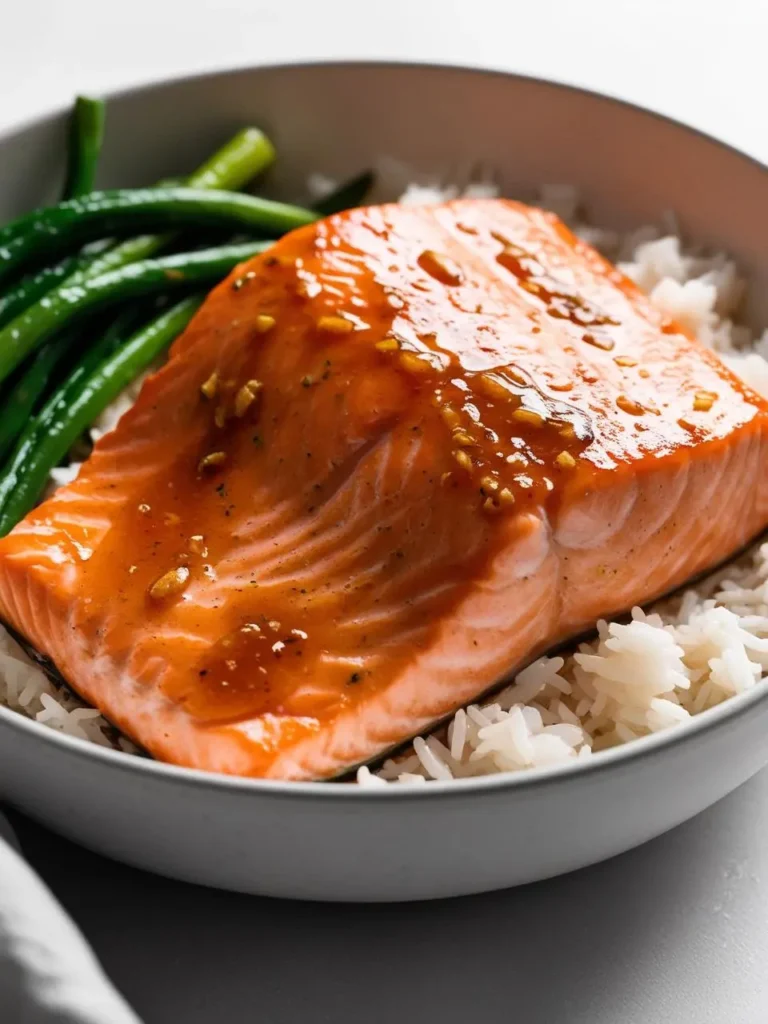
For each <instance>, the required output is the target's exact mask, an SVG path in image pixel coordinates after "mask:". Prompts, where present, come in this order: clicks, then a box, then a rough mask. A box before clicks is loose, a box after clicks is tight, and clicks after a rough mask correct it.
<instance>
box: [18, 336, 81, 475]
mask: <svg viewBox="0 0 768 1024" xmlns="http://www.w3.org/2000/svg"><path fill="white" fill-rule="evenodd" d="M76 340H77V334H76V332H75V331H70V332H68V334H67V336H66V337H65V338H61V339H59V340H58V341H57V343H56V344H54V343H53V342H48V344H46V345H43V346H42V348H40V349H39V350H38V351H37V352H36V353H35V354H34V356H32V358H31V359H30V360H29V362H28V363H25V364H24V366H23V367H22V368H21V369H22V370H23V372H21V373H19V374H18V375H16V376H14V377H12V378H11V379H10V380H9V381H8V388H7V392H6V393H5V394H4V395H3V415H2V417H0V459H4V458H5V457H6V455H7V454H8V452H9V450H10V448H11V446H12V445H13V443H14V441H15V440H16V438H17V437H18V436H19V434H21V432H22V431H23V429H24V427H25V426H26V425H27V423H28V422H29V418H30V416H31V415H32V414H33V412H34V411H35V409H36V407H37V406H38V405H39V403H40V399H41V398H42V396H43V393H44V392H45V389H46V387H47V386H48V382H49V380H50V378H51V375H52V374H53V373H54V371H55V369H56V367H57V366H58V364H59V363H60V362H61V360H62V359H63V358H64V357H65V356H66V354H67V352H68V351H69V350H70V349H71V348H72V346H73V344H74V343H75V342H76Z"/></svg>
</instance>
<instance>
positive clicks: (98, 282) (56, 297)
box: [0, 242, 273, 381]
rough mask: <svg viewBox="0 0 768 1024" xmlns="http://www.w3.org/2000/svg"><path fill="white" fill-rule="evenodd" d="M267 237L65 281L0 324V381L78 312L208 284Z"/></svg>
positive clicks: (257, 249) (265, 245)
mask: <svg viewBox="0 0 768 1024" xmlns="http://www.w3.org/2000/svg"><path fill="white" fill-rule="evenodd" d="M272 244H273V243H271V242H246V243H244V244H242V245H223V246H219V247H217V248H215V249H202V250H200V251H199V252H192V253H179V254H178V255H174V256H163V257H161V258H159V259H150V260H142V261H140V262H139V263H131V264H129V265H128V266H127V267H121V268H120V269H119V270H112V271H108V272H107V273H105V274H100V275H98V276H97V277H90V278H87V279H86V280H85V281H82V282H77V283H75V284H69V283H68V282H65V283H64V284H63V285H61V286H60V287H59V288H57V289H55V291H53V292H51V293H50V294H49V295H48V296H47V297H46V298H45V300H43V302H40V303H38V304H37V305H36V306H33V307H32V308H31V309H28V310H27V311H26V313H23V314H22V315H21V316H20V317H17V318H16V319H15V320H12V321H11V322H10V323H9V324H7V325H6V326H5V327H4V328H3V329H2V330H0V381H3V380H5V379H6V378H7V377H8V375H9V374H10V373H12V372H13V370H14V369H15V368H16V367H17V366H18V365H19V364H20V363H21V361H22V360H23V359H25V358H26V357H27V356H28V355H29V354H30V352H33V351H34V350H35V349H36V348H38V347H39V346H40V345H41V344H42V343H43V342H44V341H47V339H48V338H50V337H51V336H52V335H53V334H55V333H56V332H57V331H59V330H61V329H63V328H65V327H67V326H69V324H70V323H72V322H73V321H76V320H78V319H80V317H82V316H83V315H84V314H86V313H90V312H91V311H93V310H95V309H101V308H102V307H104V306H108V305H114V304H115V303H117V302H120V301H123V300H125V299H132V298H135V297H136V296H139V295H157V294H158V293H162V292H166V291H173V290H177V289H179V288H189V287H191V286H193V285H195V284H213V283H215V282H216V281H219V280H221V278H223V277H225V276H226V275H227V274H228V273H229V271H230V270H232V268H233V267H235V266H237V264H238V263H240V262H242V261H243V260H246V259H249V258H250V257H251V256H255V255H256V253H259V252H263V251H264V250H265V249H267V248H269V246H270V245H272Z"/></svg>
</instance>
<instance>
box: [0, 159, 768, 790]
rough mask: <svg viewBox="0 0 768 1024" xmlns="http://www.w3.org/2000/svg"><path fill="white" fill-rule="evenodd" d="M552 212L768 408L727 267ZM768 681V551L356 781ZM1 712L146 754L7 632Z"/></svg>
mask: <svg viewBox="0 0 768 1024" xmlns="http://www.w3.org/2000/svg"><path fill="white" fill-rule="evenodd" d="M393 167H394V168H395V171H396V172H397V173H398V174H400V175H401V180H402V181H403V183H404V184H403V188H402V189H401V191H402V195H401V201H402V202H404V203H412V204H423V203H432V202H440V201H442V200H445V199H451V198H455V197H457V196H458V195H469V196H475V197H479V196H491V195H495V194H497V189H496V186H495V185H494V184H493V182H492V180H490V179H485V178H482V177H481V178H480V179H479V180H476V181H475V182H474V183H473V184H471V185H469V186H467V187H466V188H464V189H460V188H458V187H457V186H455V185H447V186H445V185H442V184H440V183H432V182H429V181H427V182H420V183H413V182H411V183H409V184H405V182H406V181H407V179H405V178H403V177H402V173H403V171H402V168H400V167H396V166H395V165H393ZM390 177H393V178H395V179H396V174H393V175H390ZM333 187H334V183H333V182H332V181H330V180H329V179H325V178H321V177H319V176H315V178H313V180H312V181H311V182H310V188H311V190H312V191H313V192H314V193H315V194H323V193H325V192H328V191H330V190H331V189H332V188H333ZM539 201H540V202H541V205H543V206H546V207H547V208H549V209H552V210H553V211H554V212H555V213H557V214H558V215H559V216H560V217H562V218H563V219H564V220H565V221H566V222H568V223H569V224H571V225H572V226H573V227H574V229H575V230H576V231H577V233H578V234H579V235H580V236H581V237H582V238H584V239H585V240H586V241H588V242H590V243H591V244H592V245H595V246H596V247H597V248H599V249H601V250H602V251H603V252H604V253H605V254H606V255H607V256H608V257H609V258H611V259H615V260H616V261H617V262H618V264H619V266H620V267H621V269H622V270H623V271H624V273H625V274H627V275H628V276H629V277H631V278H632V279H633V280H634V281H635V282H637V284H638V285H639V287H641V288H642V289H643V290H645V291H646V292H647V293H648V294H649V295H650V297H651V299H652V300H653V302H654V303H656V304H657V305H658V306H659V308H660V309H662V310H664V312H665V313H667V314H668V315H670V316H672V317H674V318H675V319H677V320H678V321H680V322H681V323H684V324H685V325H686V326H688V327H689V328H691V329H692V330H693V331H695V332H696V333H697V335H698V337H699V338H700V339H701V341H702V342H703V343H704V344H706V345H708V346H710V347H712V348H713V349H715V350H716V351H718V352H719V353H720V354H721V356H722V358H723V359H724V361H725V362H726V363H727V364H728V365H729V366H730V367H731V368H732V369H733V370H734V371H735V372H736V373H737V374H739V375H740V376H741V377H742V378H743V379H744V380H745V381H746V382H747V383H749V384H750V385H751V386H752V387H753V388H755V390H756V391H758V392H760V393H761V394H762V395H764V396H766V397H768V331H765V332H764V333H763V334H762V336H761V337H759V338H755V337H753V336H752V334H751V332H750V331H749V329H748V328H746V327H744V326H742V325H739V324H738V323H736V322H734V319H735V317H736V315H737V313H738V308H739V304H740V302H741V300H742V298H743V294H744V290H745V282H744V280H743V279H742V278H741V277H740V275H739V273H738V270H737V268H736V266H735V264H734V263H733V261H732V260H731V259H729V258H728V256H727V255H725V254H724V253H715V254H713V255H705V254H702V253H701V252H699V251H696V250H693V249H690V250H689V249H687V248H685V247H684V246H683V244H682V242H681V238H680V233H679V229H678V226H677V224H676V221H675V218H674V216H673V215H672V214H669V213H667V214H665V215H664V216H663V217H662V220H661V224H660V226H659V227H653V226H650V227H642V228H640V229H638V230H637V231H634V232H632V233H630V234H628V235H626V236H623V237H622V236H619V235H618V234H617V233H616V232H613V231H607V230H605V229H602V228H596V227H594V226H593V225H590V224H588V223H586V222H585V221H583V220H582V219H581V218H580V213H581V210H580V203H579V197H578V194H577V192H576V190H575V189H573V188H572V187H570V186H566V185H547V186H543V187H542V189H541V193H540V196H539ZM140 384H141V382H140V381H139V382H136V383H135V384H134V385H132V386H131V387H130V388H129V389H128V390H127V391H126V392H125V394H124V395H122V396H121V397H120V398H119V399H118V400H117V401H116V402H115V403H113V405H112V406H111V407H110V408H109V409H108V410H107V411H106V412H105V413H104V415H103V416H102V417H100V419H99V421H98V422H97V423H96V424H94V427H93V429H92V435H93V438H94V440H96V439H98V437H100V436H102V435H103V434H104V433H106V432H107V431H109V430H111V429H113V428H114V426H115V425H116V423H117V422H118V420H119V419H120V416H122V414H123V413H124V412H125V411H126V409H128V408H129V407H130V405H131V404H132V403H133V401H134V400H135V398H136V395H137V394H138V390H139V387H140ZM78 470H79V463H78V462H76V461H74V462H72V463H71V464H70V465H69V466H65V467H60V468H58V469H56V470H54V472H53V474H52V478H53V480H52V484H53V486H59V485H61V484H64V483H67V482H69V481H70V480H71V479H73V478H74V477H75V476H76V475H77V472H78ZM766 674H768V544H762V545H756V546H755V547H754V548H753V549H752V550H751V551H750V552H748V553H747V554H745V555H744V556H742V557H741V558H740V559H739V560H738V562H737V563H735V564H733V565H731V566H730V567H729V568H728V569H726V570H722V569H721V570H719V571H718V572H717V573H716V574H713V575H712V576H711V577H710V578H709V579H707V580H705V581H703V582H702V583H700V584H698V585H697V587H696V588H695V589H692V590H689V591H687V592H686V593H685V594H684V595H682V596H681V597H680V596H679V597H676V598H674V599H671V600H667V601H665V602H662V603H660V604H659V605H657V607H656V608H654V609H651V610H649V611H648V612H645V611H643V610H642V609H641V608H634V609H633V610H632V616H631V620H630V621H629V622H600V623H598V626H597V636H596V638H595V639H594V640H593V641H592V642H591V643H584V644H581V645H579V646H578V648H575V649H573V650H570V651H568V652H566V654H565V655H564V656H558V657H552V658H549V657H544V658H540V659H539V660H538V661H536V662H535V663H534V664H532V665H530V666H528V667H527V668H526V669H524V670H523V671H522V672H520V673H519V674H518V675H517V677H516V678H515V680H514V681H513V682H512V684H511V685H509V686H507V687H506V689H504V690H503V691H502V692H500V693H499V694H497V695H496V696H495V697H493V698H492V699H491V700H489V701H488V702H487V703H484V704H472V705H470V706H469V707H468V708H466V709H462V710H460V711H458V712H457V713H456V715H455V716H454V718H453V719H452V721H451V722H450V723H449V724H448V726H447V728H444V729H442V730H441V731H440V733H439V735H433V736H428V737H417V738H416V739H415V740H414V741H413V743H412V744H411V746H410V748H409V749H408V751H406V752H405V753H404V754H403V755H402V756H398V757H397V759H396V760H389V761H386V762H385V763H384V765H383V766H382V767H381V769H380V770H379V771H378V772H375V773H374V772H372V771H371V770H370V769H369V768H367V767H363V768H360V769H359V770H358V773H357V781H358V783H360V784H361V785H365V786H371V787H376V786H378V787H383V786H385V785H387V784H388V783H390V782H395V783H398V784H400V785H423V784H424V783H426V782H427V781H430V780H448V779H452V778H466V777H468V776H477V775H490V774H494V773H499V772H517V771H525V770H527V769H530V768H539V767H543V766H546V765H553V764H562V763H568V762H571V761H577V760H582V759H584V758H590V757H593V756H595V755H599V751H601V750H604V749H606V748H608V747H612V746H616V745H617V744H621V743H627V742H630V741H631V740H634V739H637V738H638V737H641V736H645V735H648V734H650V733H654V732H658V731H660V730H662V729H669V728H674V727H676V726H678V725H682V724H684V723H685V722H687V721H688V720H689V719H690V717H691V716H692V715H695V714H698V713H699V712H701V711H704V710H706V709H707V708H710V707H713V706H714V705H716V704H719V703H720V702H722V701H723V700H726V699H728V698H730V697H734V696H736V695H738V694H740V693H744V692H745V691H747V690H750V689H751V688H752V687H754V686H755V685H756V684H757V683H758V682H760V681H761V680H762V679H763V678H764V676H765V675H766ZM0 703H3V704H5V705H6V706H7V707H10V708H12V709H13V710H14V711H18V712H20V713H21V714H24V715H27V716H28V717H30V718H34V719H35V720H36V721H38V722H40V723H41V724H43V725H46V726H48V727H49V728H53V729H58V730H60V731H62V732H65V733H68V734H69V735H72V736H77V737H79V738H80V739H85V740H89V741H91V742H95V743H101V744H102V745H107V746H112V747H116V748H117V749H122V750H126V751H131V752H134V751H135V750H136V748H135V747H133V745H132V744H131V743H130V742H129V741H128V740H126V739H125V738H123V737H121V736H119V735H118V734H117V733H116V731H115V730H114V729H113V728H112V727H111V726H110V725H109V723H108V722H107V721H106V720H105V719H104V718H102V717H101V716H100V715H99V713H98V712H97V711H94V710H92V709H90V708H88V707H85V706H84V705H83V703H82V702H81V701H80V700H79V699H78V698H77V697H75V696H74V695H73V694H72V693H70V691H68V690H67V689H65V688H59V687H57V686H56V685H55V684H54V683H52V682H51V681H50V680H49V679H48V677H47V676H46V675H45V673H44V672H43V671H42V670H41V669H40V668H39V667H38V666H37V665H36V664H35V663H33V662H32V661H31V660H30V659H29V658H28V657H27V656H26V654H25V653H24V652H23V651H22V650H21V648H20V647H19V646H18V645H17V644H16V643H15V642H14V641H13V640H12V639H11V637H10V636H9V635H8V633H7V632H6V631H4V630H2V629H1V628H0Z"/></svg>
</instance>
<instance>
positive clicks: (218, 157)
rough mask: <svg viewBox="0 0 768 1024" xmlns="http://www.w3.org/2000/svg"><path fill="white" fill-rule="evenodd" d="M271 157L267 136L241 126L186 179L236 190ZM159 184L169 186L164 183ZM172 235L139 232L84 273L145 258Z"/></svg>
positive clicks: (198, 185)
mask: <svg viewBox="0 0 768 1024" xmlns="http://www.w3.org/2000/svg"><path fill="white" fill-rule="evenodd" d="M274 159H275V148H274V146H273V145H272V143H271V142H270V141H269V139H268V138H267V136H266V135H265V134H264V133H263V132H262V131H260V130H259V129H258V128H243V130H242V131H239V132H238V133H237V135H235V136H233V138H231V139H230V140H229V142H227V143H225V144H224V145H223V146H222V147H221V149H219V150H217V151H216V152H215V153H214V154H213V156H211V157H210V158H209V159H208V160H206V161H205V163H204V164H202V165H201V166H200V167H198V169H197V170H196V171H194V172H193V173H192V174H190V176H189V177H188V178H187V179H186V182H185V184H186V185H187V186H189V187H190V188H204V189H224V190H228V191H232V192H236V191H237V190H238V189H241V188H243V187H244V186H245V185H247V184H248V182H249V181H251V179H252V178H255V177H256V175H257V174H261V173H262V171H264V170H266V168H267V167H269V165H270V164H271V163H272V162H273V160H274ZM161 187H165V188H168V187H173V185H172V183H170V182H164V183H163V186H161ZM174 237H175V235H173V234H171V233H167V234H161V235H140V236H139V237H137V238H128V239H126V241H124V242H122V243H120V244H119V245H115V247H114V248H113V249H112V250H111V251H110V252H108V253H105V255H104V256H103V257H102V258H101V259H100V260H98V261H96V262H95V263H94V265H93V266H91V267H87V268H86V273H87V276H89V277H94V276H96V275H97V274H104V273H106V272H107V271H108V270H117V269H118V268H119V267H125V266H127V265H128V264H129V263H135V262H136V261H137V260H146V259H149V257H150V256H154V255H155V253H157V252H159V251H160V250H161V249H163V248H165V246H166V245H168V243H169V242H171V241H172V240H173V239H174Z"/></svg>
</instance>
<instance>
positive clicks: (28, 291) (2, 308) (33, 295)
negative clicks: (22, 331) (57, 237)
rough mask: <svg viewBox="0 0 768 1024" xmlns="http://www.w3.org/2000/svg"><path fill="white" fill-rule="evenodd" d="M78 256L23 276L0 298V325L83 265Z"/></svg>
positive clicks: (66, 258) (83, 261)
mask: <svg viewBox="0 0 768 1024" xmlns="http://www.w3.org/2000/svg"><path fill="white" fill-rule="evenodd" d="M85 262H86V261H85V260H84V259H83V258H82V257H80V256H66V257H65V258H64V259H63V260H61V261H60V262H59V263H55V264H53V265H52V266H50V267H43V269H42V270H39V271H38V272H37V273H36V274H32V275H30V276H29V277H26V278H23V279H22V280H21V281H19V283H18V284H17V285H16V286H15V287H14V288H12V289H11V290H10V291H7V292H6V293H5V295H3V296H2V297H1V298H0V327H4V326H5V324H7V323H8V322H9V321H10V320H13V319H14V317H17V316H18V315H19V314H20V313H23V311H24V310H25V309H27V308H28V307H29V306H31V305H32V303H33V302H37V300H38V299H41V298H42V297H43V295H45V294H46V293H47V292H49V291H50V290H51V288H53V287H55V286H56V285H57V284H59V283H60V282H62V281H64V280H65V279H66V278H68V277H69V276H70V274H72V273H73V272H74V271H75V270H77V269H78V268H80V267H83V266H84V265H85Z"/></svg>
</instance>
